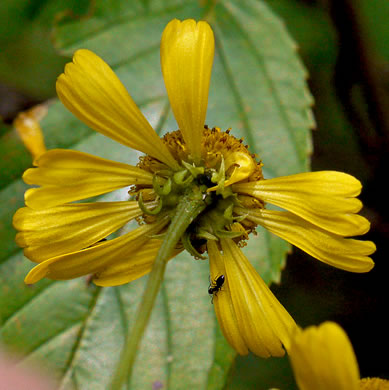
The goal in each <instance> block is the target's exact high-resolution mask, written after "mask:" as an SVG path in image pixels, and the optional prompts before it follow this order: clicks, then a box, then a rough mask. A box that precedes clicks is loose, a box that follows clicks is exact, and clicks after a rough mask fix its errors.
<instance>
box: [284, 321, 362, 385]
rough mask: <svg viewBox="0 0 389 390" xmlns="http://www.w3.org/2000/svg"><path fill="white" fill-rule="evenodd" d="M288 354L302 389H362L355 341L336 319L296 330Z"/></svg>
mask: <svg viewBox="0 0 389 390" xmlns="http://www.w3.org/2000/svg"><path fill="white" fill-rule="evenodd" d="M288 352H289V357H290V360H291V364H292V367H293V372H294V375H295V377H296V382H297V384H298V386H299V389H300V390H312V389H315V390H329V389H331V390H359V369H358V364H357V360H356V358H355V354H354V351H353V348H352V345H351V343H350V341H349V339H348V337H347V335H346V333H345V332H344V331H343V329H342V328H341V327H340V326H338V325H337V324H335V323H333V322H325V323H323V324H322V325H320V326H319V327H316V326H311V327H309V328H307V329H305V330H304V331H301V332H297V333H296V335H295V337H294V338H293V340H292V344H291V347H290V350H289V351H288Z"/></svg>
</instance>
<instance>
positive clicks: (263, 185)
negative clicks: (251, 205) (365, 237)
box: [233, 171, 370, 236]
mask: <svg viewBox="0 0 389 390" xmlns="http://www.w3.org/2000/svg"><path fill="white" fill-rule="evenodd" d="M233 190H234V191H237V192H240V193H244V194H248V195H251V196H254V197H256V198H258V199H261V200H262V201H265V202H268V203H271V204H273V205H275V206H279V207H282V208H284V209H285V210H289V211H291V212H292V213H294V214H297V215H299V216H300V217H302V218H304V219H306V220H307V221H310V222H311V223H313V224H315V225H317V226H320V227H321V228H323V229H325V230H328V231H330V232H332V233H335V234H340V235H343V236H355V235H361V234H365V233H366V232H367V231H368V230H369V228H370V224H369V222H368V221H367V220H366V219H365V218H363V217H361V216H358V215H353V213H357V212H358V211H359V210H360V209H361V208H362V202H361V201H360V200H359V199H356V198H354V197H355V196H358V195H359V193H360V191H361V183H360V182H359V181H358V180H357V179H355V178H354V177H353V176H350V175H347V174H345V173H342V172H331V171H321V172H307V173H299V174H297V175H291V176H285V177H279V178H275V179H269V180H260V181H257V182H252V183H242V184H240V183H238V184H235V185H233Z"/></svg>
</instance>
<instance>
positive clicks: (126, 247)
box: [24, 219, 167, 284]
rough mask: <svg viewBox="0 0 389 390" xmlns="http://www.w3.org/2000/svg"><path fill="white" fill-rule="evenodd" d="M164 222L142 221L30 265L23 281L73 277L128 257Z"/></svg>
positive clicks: (95, 270) (164, 222) (33, 281)
mask: <svg viewBox="0 0 389 390" xmlns="http://www.w3.org/2000/svg"><path fill="white" fill-rule="evenodd" d="M166 223H167V220H166V219H163V220H161V221H158V222H157V223H155V224H145V225H142V226H140V227H138V228H137V229H135V230H132V231H131V232H129V233H127V234H125V235H123V236H121V237H118V238H115V239H113V240H109V241H105V242H102V243H99V244H96V245H94V246H91V247H89V248H86V249H83V250H81V251H77V252H72V253H68V254H65V255H61V256H57V257H53V258H51V259H48V260H45V261H43V262H42V263H39V264H38V265H37V266H36V267H34V268H33V269H32V270H31V271H30V272H29V273H28V275H27V276H26V278H25V279H24V281H25V283H27V284H32V283H36V282H38V281H39V280H41V279H42V278H45V277H46V278H49V279H54V280H68V279H74V278H78V277H79V276H83V275H88V274H95V273H97V272H102V271H103V270H104V269H106V268H108V267H109V266H110V265H111V264H115V263H116V262H117V261H118V260H121V259H123V258H127V259H128V260H129V261H130V259H131V258H132V254H133V253H134V251H136V250H137V249H138V248H139V247H141V246H142V245H144V244H145V242H147V241H148V240H150V235H153V234H156V233H158V232H159V231H160V230H161V229H162V228H163V226H164V225H166Z"/></svg>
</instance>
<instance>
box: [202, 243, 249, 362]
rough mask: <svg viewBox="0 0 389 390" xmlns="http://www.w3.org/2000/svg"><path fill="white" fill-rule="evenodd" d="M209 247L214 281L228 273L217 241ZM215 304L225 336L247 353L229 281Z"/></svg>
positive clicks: (218, 295)
mask: <svg viewBox="0 0 389 390" xmlns="http://www.w3.org/2000/svg"><path fill="white" fill-rule="evenodd" d="M207 248H208V254H209V267H210V271H211V272H210V274H211V281H214V280H216V278H218V277H219V276H220V275H225V274H226V271H225V268H224V261H223V259H222V255H221V254H220V252H219V249H218V248H217V244H216V242H215V241H208V243H207ZM213 304H214V308H215V313H216V317H217V320H218V322H219V325H220V328H221V330H222V332H223V334H224V337H225V338H226V340H227V341H228V342H229V344H230V345H231V346H232V347H233V348H234V349H235V350H236V351H237V352H238V353H239V354H240V355H247V354H248V353H249V350H248V348H247V345H246V343H245V341H244V339H243V338H242V336H241V334H240V330H239V327H238V321H237V319H236V316H235V311H234V306H233V304H232V299H231V292H230V288H229V285H228V283H226V282H225V283H224V285H223V286H222V289H221V291H219V292H218V293H217V294H216V295H214V296H213Z"/></svg>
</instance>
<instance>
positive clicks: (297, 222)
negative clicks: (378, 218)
mask: <svg viewBox="0 0 389 390" xmlns="http://www.w3.org/2000/svg"><path fill="white" fill-rule="evenodd" d="M244 212H246V213H247V212H248V215H247V218H248V219H249V220H251V221H253V222H255V223H257V224H260V225H262V226H263V227H265V228H266V229H267V230H269V231H270V232H272V233H274V234H276V235H277V236H279V237H281V238H282V239H284V240H286V241H288V242H290V243H291V244H293V245H295V246H297V247H298V248H300V249H302V250H303V251H305V252H307V253H308V254H310V255H311V256H313V257H315V258H316V259H318V260H320V261H323V262H324V263H327V264H329V265H331V266H333V267H337V268H340V269H344V270H346V271H350V272H368V271H370V270H371V269H372V268H373V266H374V262H373V261H372V260H371V258H370V257H368V256H369V255H371V254H372V253H373V252H375V249H376V247H375V245H374V243H373V242H371V241H360V240H355V239H351V238H344V237H342V236H339V235H336V234H333V233H330V232H327V231H325V230H323V229H321V228H319V227H317V226H315V225H313V224H311V223H309V222H307V221H305V220H303V219H302V218H300V217H298V216H297V215H294V214H292V213H290V212H287V211H275V210H266V209H256V210H244Z"/></svg>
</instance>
